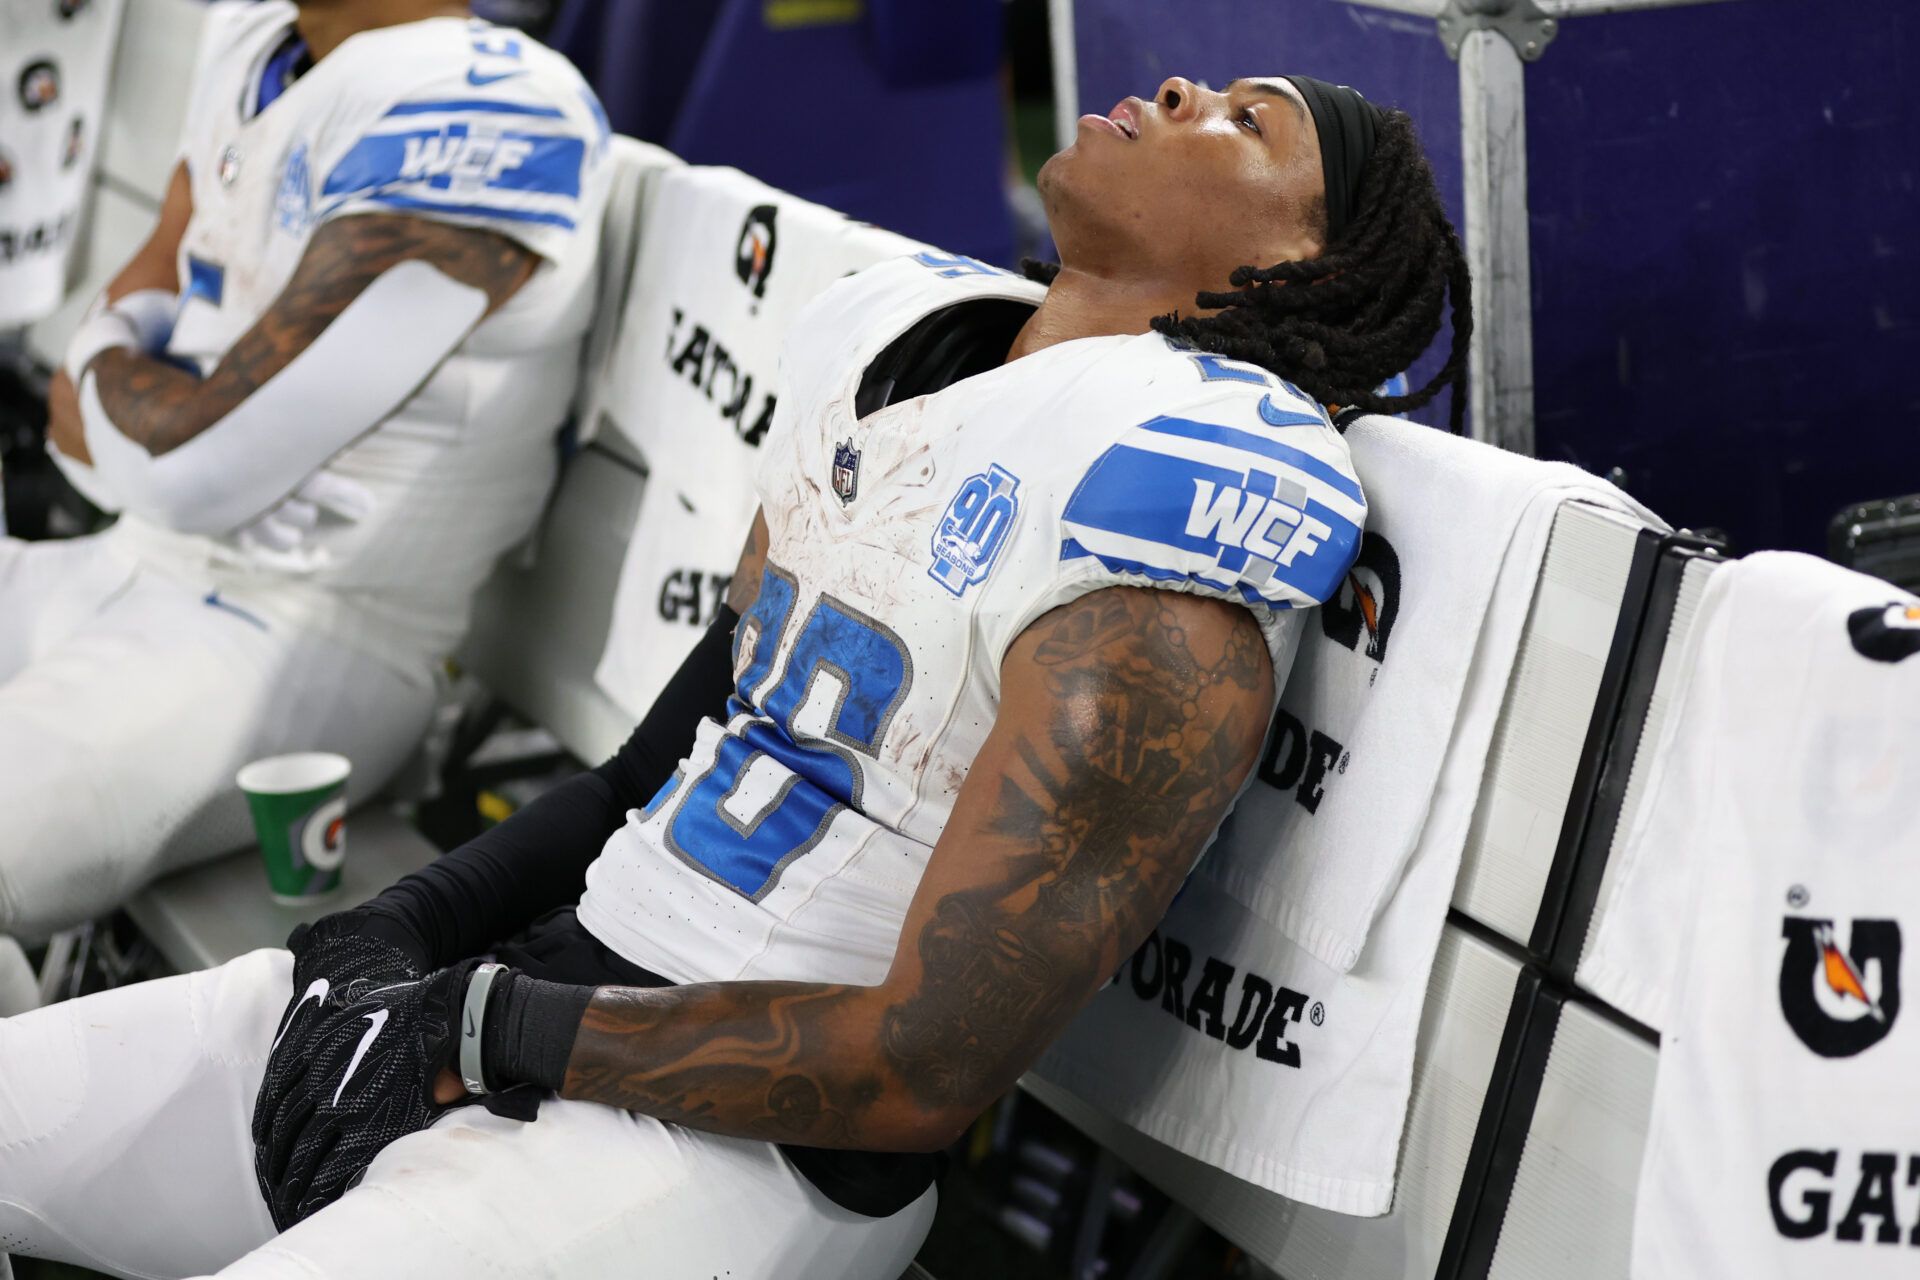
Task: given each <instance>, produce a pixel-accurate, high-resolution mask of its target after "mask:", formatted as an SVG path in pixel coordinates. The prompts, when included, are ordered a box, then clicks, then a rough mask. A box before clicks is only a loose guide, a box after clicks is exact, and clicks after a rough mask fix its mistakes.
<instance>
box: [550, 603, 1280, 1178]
mask: <svg viewBox="0 0 1920 1280" xmlns="http://www.w3.org/2000/svg"><path fill="white" fill-rule="evenodd" d="M1272 704H1273V670H1272V665H1271V663H1270V662H1269V660H1268V656H1267V651H1266V646H1265V644H1264V643H1263V642H1262V640H1261V637H1260V633H1259V630H1258V628H1257V626H1256V625H1255V623H1254V621H1253V618H1252V616H1251V615H1250V614H1249V613H1248V612H1247V611H1246V610H1244V609H1242V608H1239V607H1237V606H1233V605H1227V604H1223V603H1221V602H1218V601H1213V600H1204V599H1201V598H1199V597H1196V596H1190V595H1178V594H1174V593H1172V592H1165V591H1149V590H1144V589H1137V588H1128V587H1119V588H1110V589H1107V590H1103V591H1098V592H1095V593H1093V594H1091V595H1088V596H1085V597H1083V598H1082V599H1080V600H1078V601H1076V602H1074V603H1073V604H1070V605H1067V606H1065V607H1063V608H1060V609H1056V610H1054V611H1053V612H1052V613H1049V614H1048V615H1046V616H1045V617H1043V618H1041V619H1040V620H1039V621H1038V622H1036V623H1035V624H1034V625H1033V626H1032V627H1031V628H1029V629H1028V631H1027V632H1026V633H1025V634H1024V635H1022V636H1021V637H1020V639H1019V641H1018V642H1017V643H1016V644H1015V645H1014V646H1013V648H1012V650H1011V651H1010V652H1009V653H1008V655H1007V659H1006V662H1005V664H1004V667H1003V671H1002V695H1001V711H1000V716H999V719H998V720H997V721H996V722H995V724H994V728H993V732H992V733H991V735H990V736H989V737H988V740H987V742H986V744H985V745H984V746H983V747H982V749H981V751H980V754H979V756H978V757H977V758H976V759H975V761H974V763H973V767H972V769H971V771H970V772H969V774H968V777H967V781H966V783H965V785H964V786H963V787H962V788H961V791H960V795H959V797H958V799H957V801H956V803H955V805H954V810H953V815H952V817H951V819H950V820H949V821H948V823H947V827H946V830H945V832H944V833H943V834H942V836H941V838H940V841H939V843H938V844H937V845H936V846H935V848H934V850H933V854H932V857H931V859H930V860H929V862H928V866H927V871H926V875H925V877H924V878H923V880H922V881H921V884H920V887H919V890H918V892H917V894H916V896H915V898H914V901H913V904H912V907H911V909H910V910H909V912H908V915H907V920H906V924H905V927H904V928H903V929H902V931H901V941H900V948H899V951H898V953H897V955H896V956H895V959H894V964H893V967H892V971H891V972H890V973H889V975H888V977H887V979H886V981H885V982H884V983H883V984H881V985H880V986H878V987H853V986H838V985H828V984H817V983H795V982H728V983H708V984H700V985H693V986H685V987H675V988H666V989H661V990H639V989H631V988H618V987H605V988H601V989H600V990H598V991H596V992H595V993H594V994H593V997H592V1000H591V1002H590V1004H589V1005H588V1007H587V1012H586V1015H585V1018H584V1020H583V1021H582V1022H581V1024H580V1030H579V1034H578V1037H577V1038H576V1040H575V1041H574V1046H573V1051H572V1056H571V1058H570V1059H569V1061H568V1065H567V1072H566V1080H565V1087H564V1088H563V1089H562V1093H563V1095H564V1096H566V1097H569V1098H581V1099H587V1100H591V1101H595V1102H602V1103H606V1104H609V1105H612V1106H617V1107H621V1108H624V1109H626V1110H629V1111H638V1112H644V1113H646V1114H649V1115H653V1116H658V1117H660V1118H662V1119H666V1120H672V1121H675V1122H678V1123H681V1124H686V1125H692V1126H694V1127H697V1128H703V1129H712V1130H715V1131H718V1132H722V1133H729V1134H736V1135H740V1136H743V1137H753V1138H761V1139H766V1140H770V1141H783V1142H796V1143H802V1144H806V1145H811V1146H825V1147H854V1148H865V1149H871V1150H894V1151H899V1150H930V1149H937V1148H939V1147H941V1146H944V1145H946V1144H947V1143H948V1142H950V1141H951V1140H952V1139H953V1138H955V1137H956V1136H957V1135H958V1134H960V1133H961V1132H962V1131H963V1130H964V1129H965V1127H966V1126H967V1125H968V1124H969V1123H971V1121H972V1120H973V1118H974V1117H975V1116H976V1115H978V1114H979V1113H980V1111H982V1110H983V1109H984V1108H985V1107H986V1106H987V1105H988V1104H989V1103H991V1102H992V1101H993V1100H994V1099H995V1098H997V1097H998V1096H999V1095H1000V1094H1001V1093H1003V1092H1005V1091H1006V1089H1007V1088H1009V1087H1010V1086H1011V1085H1012V1084H1013V1082H1014V1081H1015V1080H1016V1079H1017V1078H1018V1077H1019V1075H1020V1073H1021V1072H1022V1071H1024V1070H1025V1069H1026V1068H1027V1067H1028V1066H1029V1065H1030V1064H1031V1063H1032V1062H1033V1060H1034V1059H1035V1058H1036V1057H1037V1056H1038V1055H1039V1054H1040V1052H1041V1050H1042V1049H1044V1048H1045V1047H1046V1046H1047V1044H1048V1043H1049V1042H1050V1041H1052V1040H1053V1038H1054V1037H1055V1036H1056V1035H1057V1034H1059V1032H1060V1030H1061V1029H1062V1028H1063V1027H1065V1026H1066V1024H1067V1022H1068V1020H1069V1019H1070V1018H1071V1017H1072V1016H1073V1015H1074V1013H1075V1012H1076V1011H1078V1010H1079V1009H1080V1007H1081V1006H1082V1005H1084V1004H1085V1003H1086V1002H1087V1001H1088V1000H1089V999H1090V998H1091V997H1092V996H1093V994H1094V992H1095V991H1097V990H1098V989H1099V987H1100V985H1101V984H1102V983H1103V982H1105V981H1106V979H1107V978H1108V977H1109V976H1110V975H1111V974H1112V973H1113V972H1114V971H1115V970H1116V969H1118V968H1119V967H1120V964H1121V963H1122V961H1123V960H1125V958H1126V957H1127V956H1128V955H1129V954H1130V953H1131V952H1132V951H1133V949H1134V948H1135V947H1136V946H1138V945H1139V943H1140V942H1141V941H1142V940H1143V939H1144V938H1145V937H1146V935H1147V933H1148V932H1149V931H1150V930H1151V929H1152V928H1153V926H1154V925H1155V924H1156V923H1157V922H1158V921H1159V919H1160V916H1161V914H1162V913H1163V912H1164V911H1165V910H1166V908H1167V905H1168V903H1170V902H1171V901H1172V900H1173V895H1174V893H1175V892H1176V891H1177V890H1178V888H1179V887H1180V884H1181V882H1182V880H1183V879H1184V878H1185V877H1186V874H1187V871H1188V870H1189V869H1190V868H1191V866H1192V865H1193V862H1194V859H1195V858H1196V857H1197V856H1198V855H1199V853H1200V851H1201V848H1202V846H1203V844H1204V843H1205V841H1206V839H1207V838H1208V836H1209V835H1210V834H1211V833H1212V832H1213V830H1214V828H1215V827H1216V826H1218V824H1219V822H1220V819H1221V818H1222V816H1223V815H1224V814H1225V813H1226V811H1227V807H1228V805H1229V804H1230V803H1231V802H1232V800H1233V797H1234V796H1235V795H1236V794H1237V793H1238V791H1239V788H1240V784H1241V782H1242V780H1243V779H1244V778H1245V777H1246V775H1247V772H1248V771H1249V770H1250V769H1251V768H1252V766H1253V763H1254V759H1255V756H1256V755H1257V753H1258V752H1259V748H1260V741H1261V736H1262V733H1263V731H1264V729H1265V726H1266V721H1267V717H1268V714H1269V713H1270V711H1271V709H1272Z"/></svg>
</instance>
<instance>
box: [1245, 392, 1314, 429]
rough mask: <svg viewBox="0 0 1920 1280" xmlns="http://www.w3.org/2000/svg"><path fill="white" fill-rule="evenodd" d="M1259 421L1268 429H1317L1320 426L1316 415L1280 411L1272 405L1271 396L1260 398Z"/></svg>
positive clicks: (1276, 406) (1285, 410)
mask: <svg viewBox="0 0 1920 1280" xmlns="http://www.w3.org/2000/svg"><path fill="white" fill-rule="evenodd" d="M1260 420H1261V421H1262V422H1264V423H1266V424H1267V425H1268V426H1270V427H1317V426H1319V425H1320V419H1319V417H1318V416H1317V415H1315V414H1311V413H1299V412H1297V411H1292V410H1287V409H1282V408H1280V407H1279V406H1278V405H1276V404H1274V402H1273V397H1272V396H1261V397H1260Z"/></svg>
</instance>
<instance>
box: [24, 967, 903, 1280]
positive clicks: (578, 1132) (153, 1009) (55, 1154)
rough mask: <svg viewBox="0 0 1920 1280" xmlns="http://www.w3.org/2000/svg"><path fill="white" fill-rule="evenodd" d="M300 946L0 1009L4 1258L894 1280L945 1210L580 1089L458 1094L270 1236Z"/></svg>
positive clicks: (403, 1279)
mask: <svg viewBox="0 0 1920 1280" xmlns="http://www.w3.org/2000/svg"><path fill="white" fill-rule="evenodd" d="M292 969H293V966H292V959H291V957H290V956H289V955H288V953H287V952H285V951H279V950H272V951H256V952H253V953H252V954H250V955H245V956H242V957H240V959H238V960H234V961H231V962H230V963H228V964H225V965H222V966H221V967H219V968H217V969H208V970H205V971H203V972H200V973H192V974H183V975H181V976H180V977H176V978H163V979H161V980H159V981H157V982H145V983H140V984H138V985H135V986H130V987H121V988H118V989H115V990H112V991H105V992H102V993H100V994H99V995H93V996H87V997H84V998H82V999H79V1000H69V1001H66V1002H65V1003H62V1004H56V1005H50V1006H48V1007H46V1008H44V1009H39V1010H36V1011H34V1012H32V1013H27V1014H22V1015H20V1016H19V1017H16V1018H10V1019H6V1020H4V1021H0V1253H6V1252H9V1251H10V1252H13V1253H16V1254H21V1255H25V1256H29V1257H47V1258H55V1259H60V1260H63V1261H67V1262H72V1263H77V1264H79V1265H82V1266H87V1267H92V1268H94V1269H95V1270H99V1271H106V1272H110V1273H113V1274H115V1275H123V1276H140V1277H149V1276H187V1275H199V1274H203V1273H212V1272H216V1271H217V1272H219V1274H220V1275H222V1276H233V1277H245V1278H247V1280H266V1278H268V1277H272V1278H274V1280H281V1278H284V1280H296V1278H297V1280H318V1278H321V1277H340V1278H341V1280H348V1278H351V1280H389V1278H390V1280H423V1278H425V1277H438V1276H486V1277H493V1278H495V1280H518V1278H520V1277H527V1278H529V1280H531V1278H532V1277H554V1278H555V1280H597V1278H598V1277H607V1278H608V1280H615V1278H618V1280H630V1278H631V1277H636V1276H644V1277H647V1280H709V1277H720V1276H725V1277H729V1278H730V1280H776V1278H777V1280H814V1278H815V1277H817V1278H818V1280H896V1277H898V1276H899V1275H900V1273H901V1272H902V1271H904V1270H906V1268H907V1265H908V1264H909V1263H910V1262H911V1261H912V1259H913V1255H914V1253H915V1251H916V1250H917V1249H918V1248H919V1246H920V1242H921V1240H922V1239H923V1238H924V1237H925V1235H926V1233H927V1229H928V1227H929V1226H930V1225H931V1223H932V1221H933V1211H934V1202H935V1193H934V1191H933V1190H932V1189H931V1188H929V1189H928V1191H927V1193H926V1194H925V1195H923V1196H921V1197H920V1198H919V1199H918V1200H916V1201H915V1202H914V1203H913V1204H911V1205H909V1206H908V1207H907V1208H905V1209H903V1210H901V1211H900V1212H899V1213H896V1214H894V1215H893V1216H892V1217H890V1218H868V1217H863V1216H861V1215H859V1214H856V1213H854V1212H852V1211H850V1210H847V1209H842V1208H840V1207H839V1206H838V1205H835V1204H834V1203H832V1202H831V1201H829V1200H828V1199H827V1198H826V1197H825V1196H823V1195H821V1194H820V1193H819V1192H818V1191H817V1190H815V1189H814V1187H813V1186H812V1184H810V1183H809V1182H807V1180H806V1179H805V1178H803V1177H801V1176H800V1175H799V1174H798V1173H797V1172H795V1171H794V1169H793V1166H792V1165H790V1164H788V1163H787V1161H786V1159H785V1157H783V1156H782V1155H781V1154H780V1152H779V1150H778V1149H777V1148H775V1147H773V1146H771V1145H769V1144H767V1143H764V1142H753V1141H748V1140H746V1139H742V1138H722V1137H717V1136H715V1135H713V1134H708V1133H701V1132H699V1131H697V1130H693V1129H683V1128H680V1127H679V1126H677V1125H671V1124H665V1123H662V1122H661V1121H658V1120H653V1119H650V1118H648V1117H645V1116H636V1115H632V1114H630V1113H628V1112H625V1111H618V1110H615V1109H614V1108H612V1107H603V1106H599V1105H597V1104H594V1103H589V1102H563V1101H554V1100H549V1101H548V1102H547V1103H546V1104H545V1105H543V1106H542V1107H541V1108H540V1118H539V1119H538V1120H535V1121H534V1122H533V1123H531V1124H521V1123H519V1122H517V1121H513V1120H502V1119H500V1118H498V1117H495V1116H492V1115H489V1114H487V1112H486V1111H485V1110H484V1109H482V1108H480V1107H463V1108H461V1109H459V1110H457V1111H454V1112H450V1113H449V1114H447V1115H445V1116H443V1117H442V1118H441V1119H440V1121H439V1122H438V1123H437V1124H435V1125H434V1127H432V1128H431V1129H426V1130H423V1131H422V1132H419V1133H415V1134H410V1135H409V1136H407V1137H405V1138H402V1139H400V1140H399V1141H398V1142H396V1143H394V1144H393V1145H392V1146H390V1147H388V1148H387V1149H386V1150H385V1151H383V1152H381V1153H380V1155H379V1156H377V1157H376V1158H375V1159H374V1161H373V1163H372V1165H371V1166H369V1167H368V1170H367V1175H366V1179H365V1180H364V1181H363V1182H362V1183H361V1184H360V1185H359V1186H358V1187H355V1188H354V1189H353V1190H351V1191H349V1192H347V1193H346V1195H344V1196H342V1197H341V1198H340V1199H339V1200H337V1201H335V1202H334V1203H333V1204H331V1205H329V1206H328V1207H327V1208H325V1209H323V1210H321V1211H320V1212H319V1213H317V1214H315V1215H313V1216H312V1217H311V1218H309V1219H307V1220H306V1221H305V1222H302V1223H301V1224H300V1225H299V1226H297V1227H295V1228H293V1229H292V1230H291V1231H288V1232H287V1233H286V1234H285V1235H281V1236H275V1235H274V1231H273V1222H272V1219H271V1218H270V1217H269V1216H268V1214H267V1207H266V1204H265V1202H264V1201H263V1200H262V1199H261V1197H260V1191H259V1188H258V1186H257V1184H256V1183H255V1181H254V1176H253V1143H252V1140H251V1138H250V1137H249V1133H248V1127H249V1124H250V1122H251V1119H252V1115H253V1100H254V1094H255V1093H256V1092H257V1091H258V1089H259V1087H260V1078H261V1075H262V1074H263V1072H264V1071H265V1068H266V1058H267V1050H268V1047H269V1046H270V1044H271V1043H272V1040H273V1035H274V1031H275V1029H276V1027H277V1026H278V1023H279V1018H280V1014H281V1012H282V1011H283V1010H284V1009H285V1007H286V1004H287V1001H288V1000H289V999H290V998H291V997H292V994H293V988H292Z"/></svg>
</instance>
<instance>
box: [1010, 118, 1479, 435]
mask: <svg viewBox="0 0 1920 1280" xmlns="http://www.w3.org/2000/svg"><path fill="white" fill-rule="evenodd" d="M1355 206H1356V208H1357V209H1358V212H1357V213H1356V214H1355V216H1354V218H1353V220H1352V221H1351V222H1350V223H1349V225H1348V226H1347V228H1346V230H1345V232H1344V233H1343V234H1342V235H1341V237H1340V239H1339V240H1337V241H1335V242H1334V243H1332V244H1330V245H1328V246H1327V250H1326V252H1325V253H1324V254H1322V255H1321V256H1320V257H1318V258H1312V259H1308V260H1305V261H1298V262H1281V263H1276V264H1275V265H1273V266H1271V267H1255V266H1244V267H1238V268H1236V269H1235V270H1234V272H1233V274H1232V275H1231V276H1230V277H1228V282H1229V283H1230V284H1232V285H1233V288H1232V289H1230V290H1227V291H1224V292H1218V293H1212V292H1209V293H1201V294H1199V295H1197V296H1196V297H1195V298H1194V304H1195V306H1196V307H1197V308H1198V309H1200V310H1203V311H1210V312H1213V313H1214V314H1212V315H1201V316H1185V317H1183V316H1181V315H1180V313H1179V312H1174V313H1172V314H1170V315H1164V316H1155V317H1154V319H1153V327H1154V329H1155V331H1157V332H1159V333H1163V334H1165V335H1167V336H1168V337H1170V338H1175V339H1178V340H1180V341H1182V342H1184V343H1187V344H1188V345H1190V346H1193V347H1195V348H1198V349H1199V350H1202V351H1211V352H1214V353H1216V354H1219V355H1223V356H1227V357H1229V358H1230V359H1234V360H1244V361H1246V362H1248V363H1249V364H1257V365H1259V366H1261V367H1262V368H1264V369H1268V370H1271V371H1272V372H1274V373H1277V374H1279V375H1280V376H1281V377H1283V378H1285V379H1287V380H1288V381H1289V382H1292V383H1293V384H1294V385H1296V386H1298V387H1299V388H1300V389H1301V390H1302V391H1305V392H1306V393H1307V394H1308V395H1310V396H1312V397H1313V398H1314V399H1316V400H1318V401H1319V402H1320V403H1322V404H1328V405H1338V406H1340V408H1341V409H1343V410H1345V409H1349V408H1351V409H1359V410H1361V411H1363V412H1367V413H1400V412H1403V411H1405V410H1408V409H1417V408H1419V407H1420V406H1421V405H1423V404H1426V403H1427V402H1428V401H1430V400H1432V399H1433V398H1434V397H1435V396H1436V395H1438V394H1439V393H1440V389H1441V388H1442V387H1447V386H1451V387H1452V388H1453V395H1452V397H1451V404H1450V416H1449V419H1448V422H1449V425H1450V426H1451V428H1452V430H1453V431H1454V433H1455V434H1456V435H1457V434H1459V432H1460V430H1461V427H1462V424H1463V423H1464V421H1465V417H1466V407H1467V400H1466V373H1467V344H1468V340H1469V339H1470V338H1471V337H1472V335H1473V282H1472V280H1471V278H1470V277H1469V275H1468V272H1467V260H1466V255H1465V254H1463V253H1462V252H1461V250H1460V237H1459V236H1458V235H1457V234H1455V232H1454V229H1453V224H1452V223H1450V222H1448V221H1447V214H1446V209H1445V208H1444V207H1443V206H1442V205H1441V203H1440V191H1439V188H1438V187H1437V186H1436V185H1435V184H1434V180H1433V169H1432V167H1431V166H1429V165H1428V163H1427V157H1426V154H1425V152H1423V151H1422V150H1421V148H1420V139H1419V136H1418V135H1417V134H1416V133H1415V132H1414V128H1413V120H1412V118H1411V117H1410V116H1408V115H1407V113H1406V112H1404V111H1388V112H1387V113H1386V118H1385V119H1384V120H1382V121H1381V122H1380V125H1379V127H1378V129H1377V130H1376V136H1375V143H1374V150H1373V155H1372V156H1371V157H1370V158H1369V159H1368V161H1367V167H1366V168H1365V169H1364V170H1363V171H1362V172H1361V175H1360V192H1359V197H1358V199H1357V200H1356V201H1355ZM1022 265H1023V267H1024V268H1025V269H1026V273H1027V275H1028V276H1029V277H1030V278H1032V279H1035V280H1038V281H1040V282H1041V283H1043V284H1051V283H1052V282H1053V278H1054V276H1056V275H1057V274H1059V271H1060V268H1059V265H1058V264H1057V263H1039V262H1032V261H1029V262H1026V263H1023V264H1022ZM1449 300H1450V301H1451V303H1452V307H1453V311H1452V318H1453V346H1452V349H1451V350H1450V351H1449V352H1448V354H1447V362H1446V364H1445V365H1443V366H1442V367H1441V369H1440V371H1439V372H1438V373H1436V374H1434V376H1433V377H1432V378H1431V379H1430V380H1429V381H1428V382H1427V383H1426V385H1425V386H1422V387H1419V388H1417V389H1413V390H1410V391H1408V392H1407V394H1405V395H1399V396H1390V395H1380V394H1377V392H1376V390H1375V388H1377V387H1379V386H1380V385H1381V384H1382V383H1384V382H1385V381H1386V380H1387V379H1389V378H1391V377H1393V375H1395V374H1396V373H1402V372H1405V371H1406V370H1407V369H1409V368H1410V367H1411V366H1412V365H1413V362H1414V361H1415V360H1416V359H1418V358H1419V356H1420V355H1421V353H1422V352H1424V351H1425V350H1426V349H1427V347H1428V345H1429V344H1431V343H1432V342H1433V340H1434V338H1435V337H1436V336H1437V335H1438V334H1439V332H1440V312H1441V309H1442V307H1443V306H1444V305H1445V304H1446V303H1447V302H1448V301H1449Z"/></svg>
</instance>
